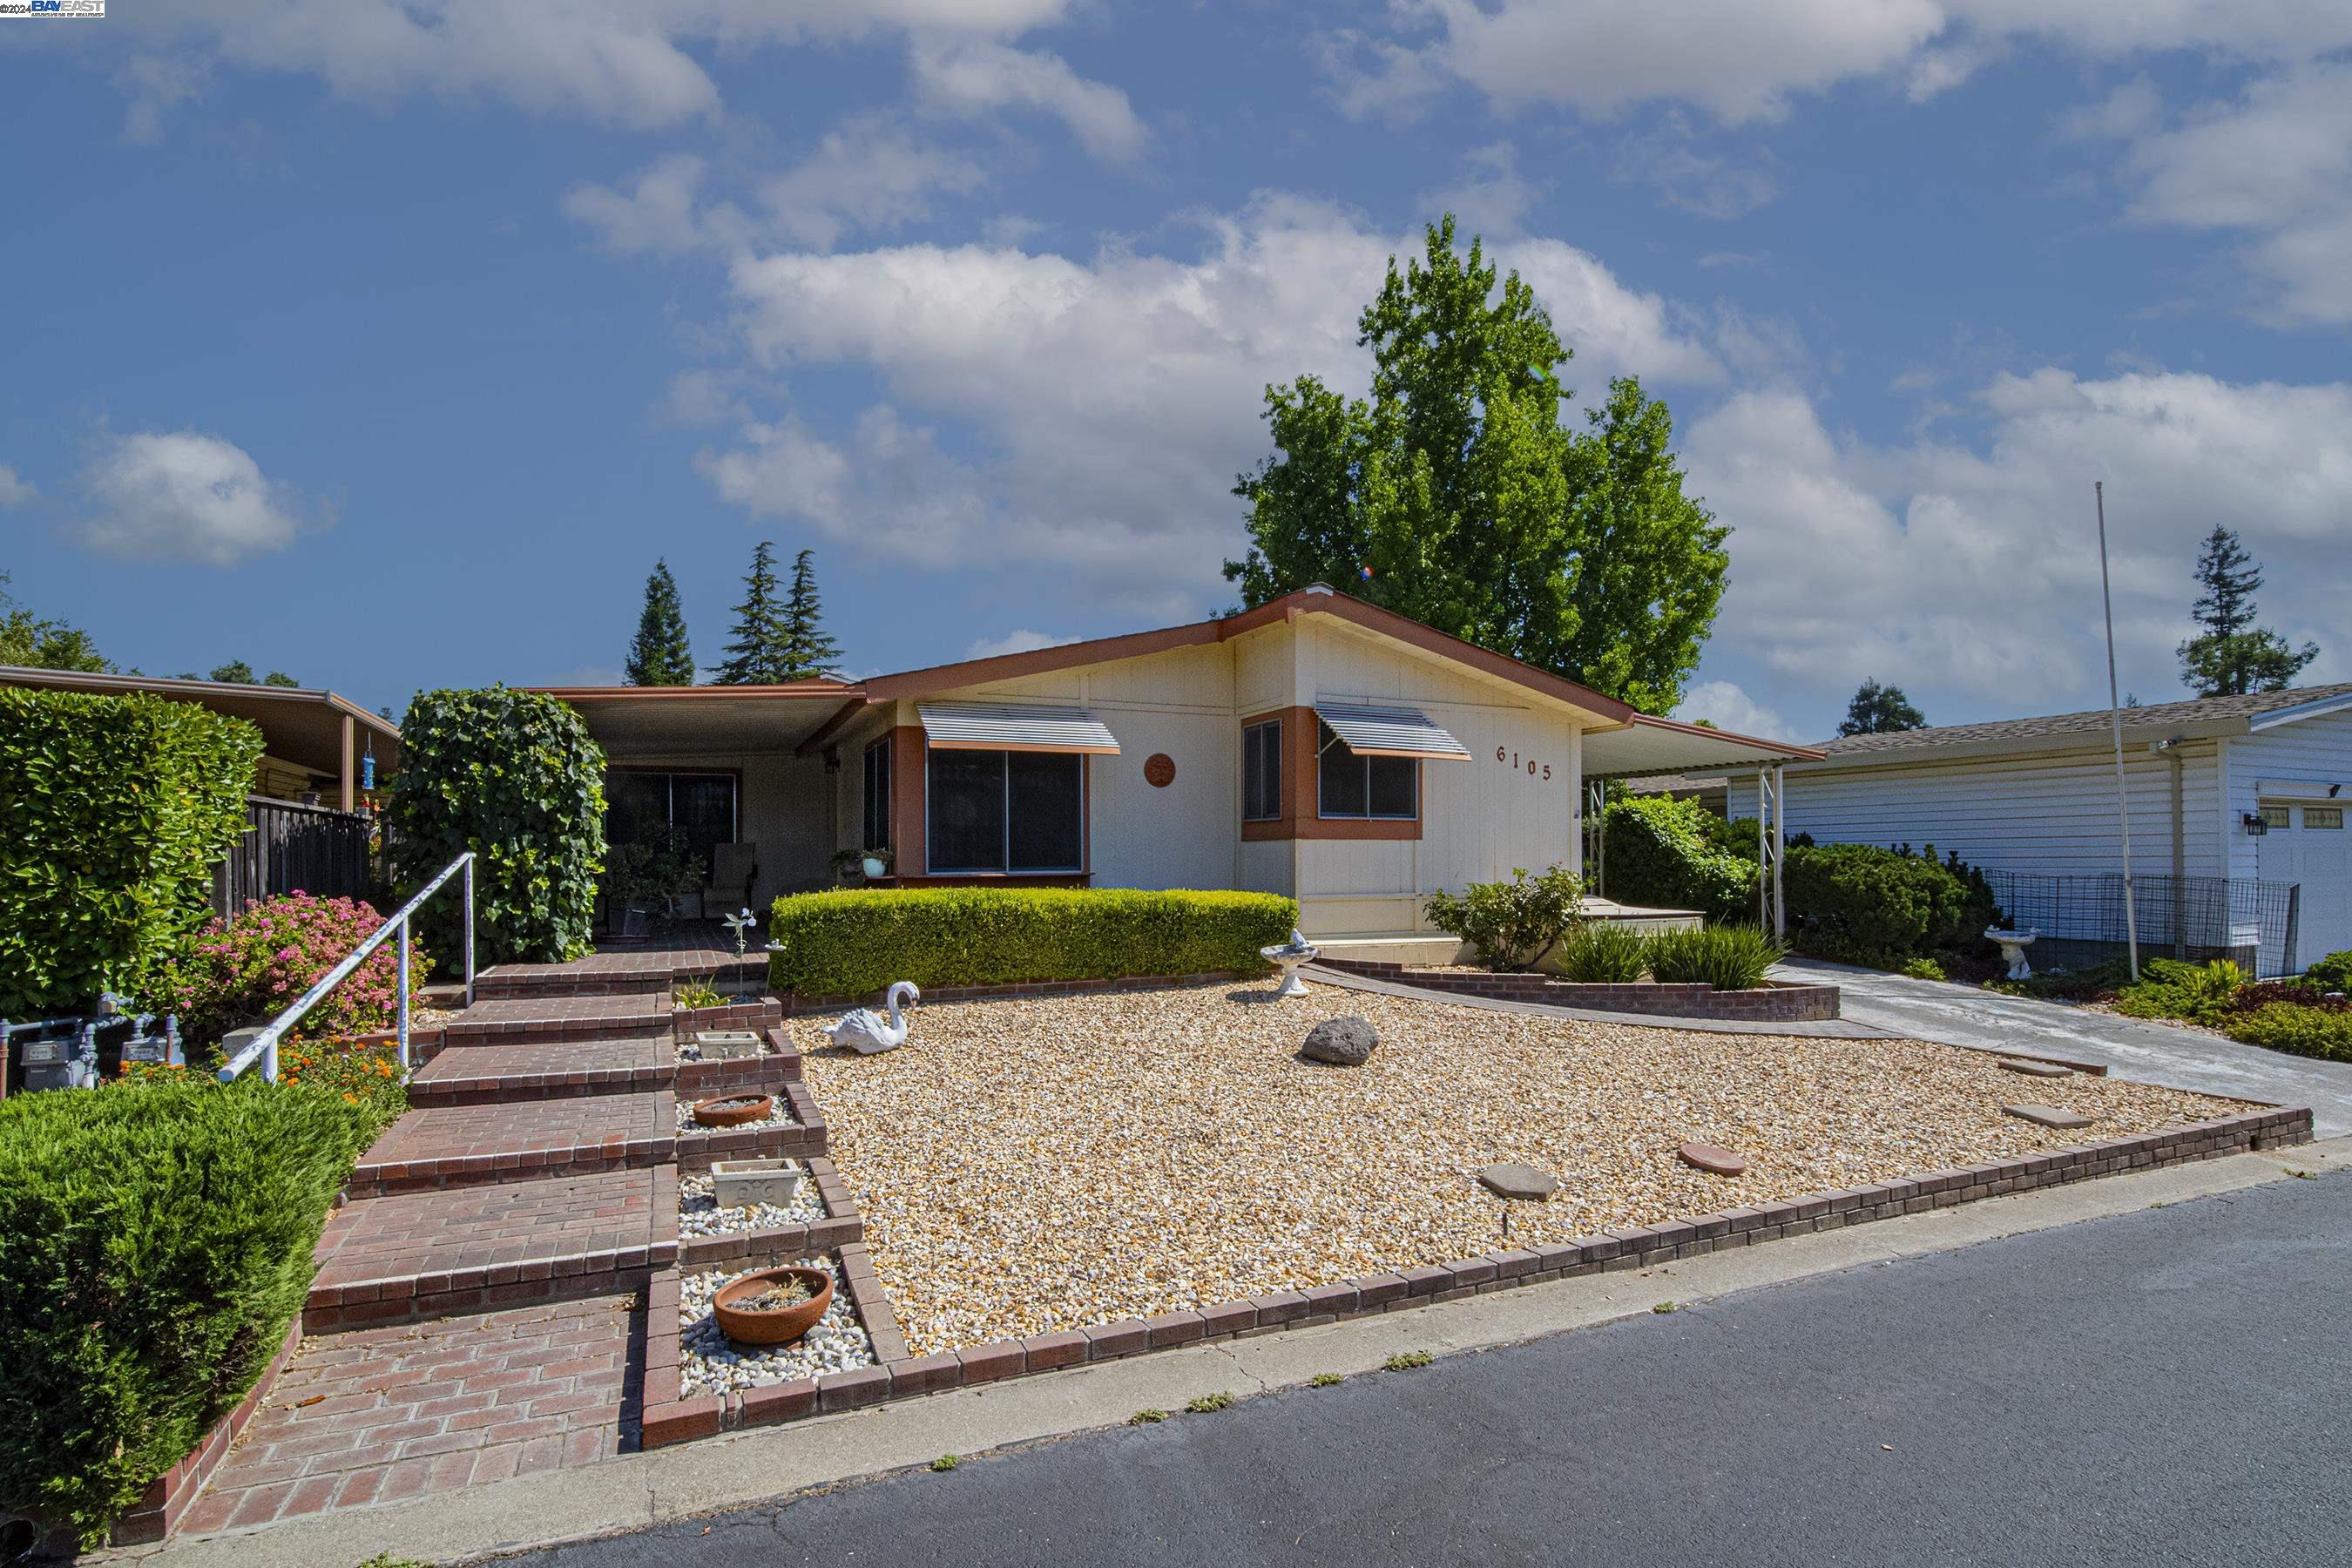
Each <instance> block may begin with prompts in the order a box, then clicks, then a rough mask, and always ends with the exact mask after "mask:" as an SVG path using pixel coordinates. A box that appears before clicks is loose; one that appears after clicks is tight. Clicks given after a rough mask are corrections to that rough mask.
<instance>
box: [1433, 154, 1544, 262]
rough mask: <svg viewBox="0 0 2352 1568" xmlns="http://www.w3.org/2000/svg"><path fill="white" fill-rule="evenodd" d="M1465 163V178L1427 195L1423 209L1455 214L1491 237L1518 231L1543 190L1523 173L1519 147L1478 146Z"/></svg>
mask: <svg viewBox="0 0 2352 1568" xmlns="http://www.w3.org/2000/svg"><path fill="white" fill-rule="evenodd" d="M1462 163H1463V171H1462V177H1461V178H1460V179H1458V180H1456V181H1455V182H1454V184H1451V185H1446V186H1444V187H1441V188H1440V189H1437V190H1434V191H1431V192H1430V193H1428V194H1427V195H1424V196H1423V197H1422V199H1421V205H1422V208H1423V210H1424V211H1427V212H1450V213H1452V214H1453V215H1454V216H1455V217H1457V218H1459V219H1461V221H1462V228H1463V231H1464V232H1465V233H1467V234H1476V235H1484V236H1486V237H1487V238H1489V239H1500V238H1507V237H1510V236H1512V235H1516V234H1517V233H1518V232H1519V231H1520V230H1521V229H1522V228H1523V227H1524V226H1526V223H1527V217H1528V212H1529V211H1531V210H1532V209H1533V208H1534V206H1535V205H1536V202H1537V200H1538V195H1539V193H1538V191H1537V189H1536V187H1535V185H1534V184H1533V183H1531V182H1530V181H1528V179H1527V178H1526V177H1525V176H1524V175H1522V174H1520V173H1519V162H1518V154H1517V150H1516V149H1514V148H1513V147H1512V145H1511V144H1510V143H1509V142H1495V143H1494V144H1492V145H1491V146H1486V147H1474V148H1472V149H1471V150H1470V152H1469V153H1467V154H1466V155H1465V157H1464V158H1463V160H1462Z"/></svg>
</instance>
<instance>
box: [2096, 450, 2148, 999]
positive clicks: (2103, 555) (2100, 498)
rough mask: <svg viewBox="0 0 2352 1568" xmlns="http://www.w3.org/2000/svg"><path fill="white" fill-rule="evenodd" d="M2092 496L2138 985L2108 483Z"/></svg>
mask: <svg viewBox="0 0 2352 1568" xmlns="http://www.w3.org/2000/svg"><path fill="white" fill-rule="evenodd" d="M2091 495H2092V499H2093V500H2094V501H2095V504H2096V505H2097V507H2098V511H2099V603H2100V605H2101V607H2102V608H2103V609H2104V610H2105V612H2106V617H2107V723H2108V727H2109V729H2110V730H2111V731H2113V732H2114V735H2115V741H2116V821H2117V822H2118V823H2119V824H2120V825H2121V826H2122V828H2123V838H2124V942H2125V944H2126V949H2127V951H2128V952H2129V954H2130V958H2131V977H2132V979H2133V980H2134V981H2135V982H2136V981H2137V980H2138V979H2139V920H2138V917H2137V914H2136V913H2135V912H2134V911H2133V909H2132V879H2131V796H2130V795H2129V794H2128V793H2127V792H2126V789H2125V787H2124V710H2123V703H2122V700H2121V699H2120V698H2119V697H2118V696H2117V695H2116V600H2115V594H2114V592H2113V591H2112V590H2111V589H2109V588H2108V586H2107V485H2106V481H2105V479H2094V480H2092V481H2091Z"/></svg>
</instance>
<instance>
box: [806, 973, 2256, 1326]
mask: <svg viewBox="0 0 2352 1568" xmlns="http://www.w3.org/2000/svg"><path fill="white" fill-rule="evenodd" d="M1269 989H1270V988H1269V987H1266V986H1256V987H1241V988H1236V987H1234V986H1232V985H1229V984H1214V985H1206V986H1198V987H1192V988H1189V989H1183V990H1154V991H1148V992H1132V993H1125V994H1120V993H1112V994H1094V995H1090V996H1079V997H1066V998H1046V999H1036V1000H1018V1001H1001V1002H975V1003H963V1004H957V1005H939V1006H932V1007H927V1008H923V1009H921V1010H920V1011H919V1012H918V1013H917V1014H916V1015H915V1017H914V1029H913V1032H912V1033H911V1035H910V1036H909V1037H908V1043H907V1044H906V1045H905V1046H904V1047H900V1048H899V1049H898V1050H896V1051H892V1052H889V1053H887V1054H886V1055H882V1056H877V1057H862V1058H861V1057H857V1056H855V1055H852V1054H850V1053H847V1052H845V1051H838V1050H835V1049H833V1048H830V1047H826V1046H825V1044H824V1037H822V1036H820V1035H818V1034H817V1033H816V1027H817V1025H818V1024H819V1023H821V1022H823V1021H824V1020H822V1019H800V1020H794V1021H793V1025H792V1028H793V1033H794V1034H795V1035H796V1036H797V1037H798V1041H799V1044H800V1045H801V1047H802V1048H803V1051H804V1052H805V1053H806V1062H807V1075H808V1079H809V1085H810V1088H811V1089H812V1090H813V1091H814V1094H815V1096H816V1100H817V1103H818V1104H819V1105H821V1106H822V1107H824V1112H825V1117H826V1120H827V1121H828V1122H829V1123H830V1125H831V1128H832V1157H833V1159H834V1161H835V1164H836V1165H837V1166H838V1167H839V1169H840V1171H841V1173H842V1174H843V1176H844V1177H845V1179H846V1180H847V1181H848V1183H849V1184H850V1186H851V1188H852V1189H853V1190H854V1191H855V1192H856V1196H857V1203H858V1207H859V1211H860V1212H861V1213H862V1214H863V1215H864V1216H865V1220H866V1241H867V1244H868V1247H869V1248H870V1250H871V1252H872V1254H873V1259H874V1265H875V1268H876V1271H877V1273H878V1274H879V1275H880V1276H881V1279H882V1283H883V1285H884V1287H885V1288H886V1289H887V1291H888V1293H889V1296H890V1299H891V1300H892V1302H893V1303H894V1304H895V1305H896V1307H897V1308H898V1313H899V1316H900V1318H901V1320H902V1322H903V1327H904V1329H905V1332H906V1337H907V1340H908V1343H909V1345H910V1346H911V1347H912V1349H913V1352H914V1353H915V1354H917V1355H924V1354H929V1353H933V1352H939V1351H942V1350H949V1349H952V1348H955V1347H957V1346H961V1345H966V1344H972V1343H978V1342H985V1341H989V1340H993V1339H1002V1338H1007V1337H1011V1336H1016V1335H1023V1334H1033V1333H1042V1332H1045V1331H1051V1330H1055V1329H1064V1328H1071V1327H1076V1326H1078V1325H1081V1324H1086V1323H1097V1322H1108V1321H1115V1320H1118V1319H1121V1318H1128V1317H1136V1316H1149V1315H1150V1314H1152V1313H1156V1312H1165V1311H1172V1310H1177V1309H1180V1308H1187V1307H1199V1306H1205V1305H1210V1304H1213V1303H1215V1302H1219V1301H1229V1300H1236V1299H1239V1298H1241V1297H1244V1296H1250V1295H1255V1294H1259V1293H1262V1292H1265V1291H1270V1290H1279V1289H1300V1288H1302V1287H1305V1286H1308V1285H1315V1284H1321V1283H1325V1282H1328V1281H1330V1280H1336V1279H1349V1278H1352V1277H1354V1276H1357V1275H1361V1274H1371V1273H1379V1272H1382V1271H1386V1270H1392V1269H1399V1268H1414V1267H1418V1266H1420V1265H1423V1264H1428V1263H1440V1262H1445V1261H1448V1260H1450V1259H1453V1258H1464V1257H1471V1256H1475V1255H1476V1254H1478V1253H1480V1252H1484V1251H1487V1250H1489V1249H1491V1248H1493V1247H1496V1246H1497V1245H1499V1219H1500V1215H1501V1212H1502V1207H1503V1205H1502V1203H1501V1201H1500V1200H1499V1199H1496V1197H1494V1196H1493V1195H1492V1194H1488V1193H1486V1191H1485V1190H1484V1189H1483V1188H1481V1187H1479V1186H1478V1185H1477V1184H1476V1183H1475V1181H1474V1180H1473V1179H1472V1175H1471V1173H1473V1172H1475V1170H1477V1169H1478V1168H1479V1167H1480V1166H1483V1165H1486V1164H1488V1163H1493V1162H1496V1161H1507V1160H1516V1161H1524V1162H1526V1163H1529V1164H1532V1165H1535V1166H1537V1167H1538V1168H1539V1169H1541V1170H1546V1171H1549V1172H1552V1173H1555V1174H1557V1175H1558V1176H1559V1178H1560V1190H1559V1194H1558V1195H1556V1196H1555V1197H1553V1198H1552V1199H1551V1200H1550V1201H1549V1203H1544V1204H1519V1205H1514V1213H1513V1220H1512V1228H1511V1236H1512V1241H1513V1243H1514V1244H1518V1245H1524V1244H1527V1243H1529V1242H1533V1241H1538V1240H1558V1239H1565V1238H1567V1237H1572V1236H1580V1235H1585V1234H1589V1233H1591V1232H1593V1231H1596V1230H1603V1229H1608V1228H1611V1227H1612V1226H1622V1225H1647V1224H1653V1223H1655V1222H1657V1221H1660V1220H1664V1219H1670V1218H1673V1217H1675V1216H1677V1215H1702V1214H1712V1213H1715V1212H1717V1211H1718V1210H1722V1209H1727V1208H1736V1207H1739V1206H1742V1205H1748V1204H1752V1203H1756V1202H1759V1201H1761V1200H1766V1199H1771V1198H1779V1197H1793V1196H1796V1195H1798V1194H1804V1193H1810V1192H1815V1191H1819V1190H1822V1189H1824V1188H1837V1187H1850V1186H1855V1185H1861V1184H1867V1183H1870V1182H1874V1181H1879V1180H1882V1179H1885V1178H1886V1177H1890V1176H1898V1175H1914V1174H1919V1173H1926V1172H1929V1171H1935V1170H1940V1169H1943V1168H1945V1167H1947V1166H1951V1165H1956V1164H1969V1163H1978V1162H1980V1161H1984V1160H1990V1159H1996V1158H2000V1157H2005V1156H2008V1155H2013V1154H2021V1153H2026V1152H2032V1151H2035V1150H2040V1149H2049V1148H2061V1147H2064V1146H2066V1145H2069V1144H2073V1143H2079V1142H2089V1141H2093V1140H2095V1139H2101V1138H2113V1137H2120V1136H2123V1135H2126V1134H2129V1133H2136V1132H2143V1131H2153V1130H2155V1129H2158V1128H2161V1127H2166V1126H2172V1125H2177V1124H2179V1123H2181V1122H2186V1121H2201V1120H2205V1119H2207V1118H2210V1117H2214V1116H2221V1115H2227V1114H2230V1113H2231V1112H2232V1111H2234V1110H2238V1109H2240V1108H2239V1106H2238V1105H2237V1103H2236V1102H2234V1101H2230V1100H2215V1099H2211V1098H2208V1097H2205V1096H2201V1095H2195V1094H2189V1093H2184V1092H2180V1091H2178V1090H2173V1089H2158V1088H2154V1087H2151V1086H2148V1085H2145V1084H2135V1083H2127V1082H2124V1081H2122V1080H2120V1079H2095V1078H2080V1077H2078V1078H2073V1079H2030V1078H2024V1077H2021V1076H2019V1075H2017V1074H2014V1073H2010V1072H2006V1071H2003V1070H2001V1069H2000V1068H1998V1067H1997V1066H1996V1064H1995V1061H1994V1058H1990V1057H1988V1056H1985V1055H1982V1054H1979V1053H1978V1052H1974V1051H1966V1050H1960V1049H1958V1048H1955V1047H1947V1046H1936V1045H1926V1044H1921V1043H1918V1042H1915V1041H1907V1040H1845V1039H1803V1038H1790V1037H1775V1036H1760V1035H1704V1034H1695V1033H1686V1032H1684V1031H1680V1030H1675V1029H1661V1028H1646V1027H1634V1026H1620V1025H1593V1024H1585V1023H1580V1022H1575V1021H1570V1020H1567V1019H1554V1018H1543V1017H1537V1016H1525V1015H1519V1014H1510V1013H1497V1012H1490V1011H1486V1010H1484V1009H1478V1008H1471V1007H1463V1006H1458V1005H1453V1004H1449V1003H1445V1002H1441V1001H1422V1000H1419V999H1412V1000H1407V999H1403V998H1397V997H1388V996H1379V995H1370V994H1361V993H1353V992H1348V991H1342V990H1339V989H1336V988H1332V987H1328V986H1321V985H1317V986H1314V987H1312V994H1310V995H1308V996H1307V997H1304V998H1299V999H1297V1000H1293V1001H1290V1002H1285V1003H1278V1004H1268V1003H1266V1002H1265V1001H1263V1000H1261V999H1260V998H1262V997H1263V996H1264V995H1265V993H1266V992H1267V991H1268V990H1269ZM1343 1014H1355V1015H1357V1016H1362V1017H1365V1018H1368V1019H1370V1021H1371V1023H1372V1024H1373V1025H1374V1026H1377V1027H1378V1029H1379V1030H1380V1033H1381V1046H1380V1048H1379V1049H1378V1050H1377V1051H1376V1052H1375V1053H1374V1054H1373V1056H1372V1058H1371V1060H1370V1062H1369V1063H1368V1064H1366V1065H1365V1066H1363V1067H1361V1068H1334V1067H1325V1066H1320V1065H1318V1064H1315V1063H1310V1062H1306V1061H1302V1060H1299V1059H1298V1058H1297V1056H1296V1051H1297V1046H1298V1043H1299V1041H1300V1040H1301V1039H1302V1038H1303V1037H1305V1035H1306V1033H1307V1029H1308V1028H1309V1027H1310V1026H1313V1025H1314V1024H1316V1023H1317V1022H1318V1021H1320V1020H1321V1019H1324V1018H1328V1017H1332V1016H1339V1015H1343ZM2018 1101H2032V1102H2038V1103H2042V1104H2046V1105H2055V1106H2063V1107H2065V1108H2068V1109H2070V1110H2079V1111H2081V1112H2083V1113H2084V1114H2086V1115H2089V1116H2091V1117H2093V1118H2095V1121H2094V1123H2093V1125H2092V1126H2090V1127H2088V1128H2086V1129H2083V1130H2080V1131H2073V1132H2059V1131H2050V1130H2047V1129H2043V1128H2040V1127H2035V1126H2032V1125H2029V1124H2028V1123H2026V1122H2024V1121H2019V1120H2017V1119H2016V1118H2014V1117H2011V1116H2006V1115H2004V1114H2002V1112H2001V1110H2000V1107H2001V1106H2002V1105H2003V1104H2004V1103H2013V1102H2018ZM1693 1139H1696V1140H1701V1141H1704V1142H1710V1143H1715V1144H1718V1145H1721V1146H1722V1147H1724V1148H1727V1149H1731V1150H1735V1151H1737V1152H1740V1153H1743V1154H1745V1155H1747V1156H1748V1159H1749V1161H1750V1162H1751V1164H1750V1169H1749V1172H1748V1174H1747V1175H1745V1176H1743V1177H1740V1178H1738V1179H1734V1180H1727V1179H1725V1178H1722V1177H1718V1176H1709V1175H1706V1174H1704V1173H1700V1172H1698V1171H1695V1170H1692V1169H1690V1168H1689V1167H1687V1166H1685V1165H1684V1164H1682V1163H1680V1162H1679V1161H1678V1160H1677V1159H1676V1157H1675V1150H1676V1149H1677V1148H1678V1147H1679V1146H1680V1145H1681V1144H1682V1143H1683V1142H1685V1141H1687V1140H1693Z"/></svg>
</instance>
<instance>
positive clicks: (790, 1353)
mask: <svg viewBox="0 0 2352 1568" xmlns="http://www.w3.org/2000/svg"><path fill="white" fill-rule="evenodd" d="M799 1267H801V1268H822V1269H824V1271H825V1272H826V1273H827V1274H830V1275H832V1276H833V1277H834V1289H833V1305H831V1306H829V1307H827V1308H826V1309H825V1310H824V1317H822V1318H820V1319H818V1320H817V1322H816V1326H815V1327H814V1328H813V1329H811V1330H809V1331H808V1332H807V1333H805V1334H803V1336H801V1338H799V1339H797V1340H795V1341H793V1342H792V1343H791V1344H788V1345H772V1346H766V1347H762V1346H760V1345H739V1344H737V1343H736V1342H734V1341H732V1340H730V1339H729V1338H728V1337H727V1336H726V1335H725V1334H722V1333H720V1332H719V1324H718V1322H717V1321H716V1320H714V1319H713V1318H712V1317H711V1315H710V1301H711V1298H712V1297H714V1296H716V1295H718V1294H719V1287H720V1286H722V1285H725V1284H726V1283H727V1282H728V1281H730V1280H731V1279H741V1278H742V1277H743V1276H744V1275H745V1274H748V1273H756V1272H757V1270H756V1269H730V1268H710V1269H706V1270H704V1271H703V1272H702V1273H700V1274H689V1275H688V1276H687V1277H686V1278H685V1279H681V1280H680V1281H679V1282H678V1300H677V1329H678V1338H677V1352H678V1363H679V1365H678V1381H679V1384H680V1385H681V1387H682V1388H683V1390H684V1392H685V1393H686V1394H688V1396H689V1397H691V1396H692V1395H695V1394H717V1393H719V1392H721V1391H722V1390H725V1389H730V1388H756V1387H758V1386H759V1385H760V1384H767V1383H787V1382H790V1381H791V1380H792V1379H793V1378H796V1377H816V1376H818V1375H820V1374H822V1373H828V1372H855V1371H856V1370H857V1369H858V1368H859V1367H861V1366H872V1365H873V1364H874V1344H873V1342H872V1341H870V1340H868V1339H867V1338H866V1331H865V1329H864V1328H863V1327H861V1326H860V1325H859V1323H858V1321H857V1314H856V1311H854V1310H852V1309H851V1308H850V1305H849V1296H848V1293H847V1292H846V1291H845V1290H843V1289H842V1288H841V1275H840V1272H839V1270H838V1269H837V1268H835V1265H834V1261H833V1259H832V1258H801V1259H799Z"/></svg>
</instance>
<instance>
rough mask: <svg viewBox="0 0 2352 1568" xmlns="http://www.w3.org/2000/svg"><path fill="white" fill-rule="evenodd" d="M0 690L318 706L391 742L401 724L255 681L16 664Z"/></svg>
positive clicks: (335, 697)
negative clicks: (143, 694)
mask: <svg viewBox="0 0 2352 1568" xmlns="http://www.w3.org/2000/svg"><path fill="white" fill-rule="evenodd" d="M0 686H41V687H50V688H54V689H58V690H61V691H86V692H91V693H95V694H98V695H100V696H103V695H105V694H106V693H108V692H118V691H120V692H133V691H143V692H148V693H151V694H152V695H154V696H157V697H184V698H187V699H190V700H197V701H201V700H203V699H204V698H205V697H222V696H229V697H235V698H236V699H237V700H239V701H244V700H248V699H257V700H261V701H265V702H320V703H324V704H325V705H326V706H328V707H329V708H331V709H333V710H335V711H336V712H338V713H341V714H345V715H347V716H349V717H350V718H352V719H353V720H355V721H357V722H358V723H360V724H361V725H362V727H364V728H366V729H369V730H373V731H375V732H376V733H377V734H379V735H383V736H386V737H388V738H390V739H392V740H395V741H396V740H398V739H399V738H400V726H399V725H398V724H396V723H394V721H391V720H389V719H387V718H385V717H384V716H383V714H381V713H378V712H376V711H374V710H373V709H368V708H362V707H361V706H360V705H359V704H358V703H356V702H354V701H352V700H351V699H350V698H348V697H346V696H344V695H343V694H342V693H341V692H340V691H330V690H328V689H326V688H324V687H320V686H264V685H262V684H260V683H259V682H258V681H256V682H254V683H253V684H251V685H247V684H246V683H245V682H243V681H236V680H182V679H178V678H177V677H173V676H160V675H113V674H96V673H92V672H89V671H86V670H79V669H33V668H26V667H24V666H19V665H0Z"/></svg>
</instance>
